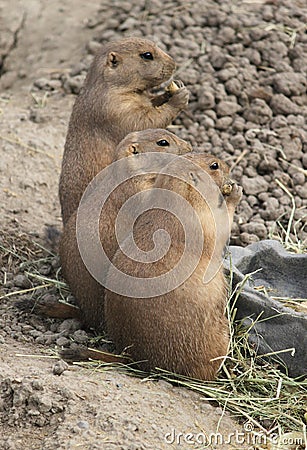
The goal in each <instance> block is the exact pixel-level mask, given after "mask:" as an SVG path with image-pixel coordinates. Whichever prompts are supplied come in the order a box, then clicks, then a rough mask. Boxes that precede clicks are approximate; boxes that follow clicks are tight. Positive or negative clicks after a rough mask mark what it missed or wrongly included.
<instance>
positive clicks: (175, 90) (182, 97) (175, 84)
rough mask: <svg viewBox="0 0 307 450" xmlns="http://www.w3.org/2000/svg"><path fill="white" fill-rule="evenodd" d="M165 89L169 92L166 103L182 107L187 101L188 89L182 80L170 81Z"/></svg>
mask: <svg viewBox="0 0 307 450" xmlns="http://www.w3.org/2000/svg"><path fill="white" fill-rule="evenodd" d="M166 90H167V91H168V92H169V93H170V94H171V98H170V99H169V101H168V103H169V105H171V106H173V107H174V108H178V109H183V108H185V107H186V106H187V104H188V103H189V91H188V89H187V88H186V87H185V86H184V84H183V82H182V81H177V80H176V81H172V82H171V83H170V84H169V86H168V87H167V88H166Z"/></svg>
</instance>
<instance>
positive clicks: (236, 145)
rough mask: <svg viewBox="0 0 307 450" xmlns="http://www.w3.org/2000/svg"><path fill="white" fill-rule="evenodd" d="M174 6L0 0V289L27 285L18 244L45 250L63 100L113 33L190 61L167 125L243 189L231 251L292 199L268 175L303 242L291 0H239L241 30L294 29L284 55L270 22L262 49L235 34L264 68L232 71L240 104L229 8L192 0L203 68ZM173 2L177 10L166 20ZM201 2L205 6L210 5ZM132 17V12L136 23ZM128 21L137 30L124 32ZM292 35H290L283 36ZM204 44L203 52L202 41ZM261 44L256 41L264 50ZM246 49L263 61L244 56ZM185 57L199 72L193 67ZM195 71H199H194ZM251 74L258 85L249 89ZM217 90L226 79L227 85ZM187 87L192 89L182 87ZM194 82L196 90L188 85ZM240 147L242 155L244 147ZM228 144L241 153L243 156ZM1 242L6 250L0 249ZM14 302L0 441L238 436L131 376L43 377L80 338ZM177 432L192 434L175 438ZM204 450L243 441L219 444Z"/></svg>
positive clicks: (52, 221)
mask: <svg viewBox="0 0 307 450" xmlns="http://www.w3.org/2000/svg"><path fill="white" fill-rule="evenodd" d="M184 3H186V2H166V3H165V2H164V3H163V4H162V3H161V2H160V1H155V2H143V1H134V2H131V4H130V2H124V1H122V2H118V1H115V2H106V1H103V2H99V1H94V0H91V1H87V2H81V1H79V0H54V1H52V2H48V1H47V0H27V1H26V2H25V1H22V0H12V1H10V2H9V1H8V0H0V155H1V157H0V229H1V230H2V232H3V233H2V240H1V245H2V247H1V250H2V252H1V253H2V256H1V258H0V265H1V266H2V272H1V279H0V283H1V284H3V286H4V285H5V288H6V289H4V290H2V288H1V291H0V294H2V293H3V292H4V293H7V292H10V289H11V291H12V292H13V291H14V290H16V287H17V288H18V289H19V290H23V289H24V290H27V289H28V288H31V286H32V284H31V283H30V282H29V280H28V279H27V278H26V276H25V275H23V274H21V273H19V269H20V266H21V263H22V261H23V259H22V257H23V254H26V252H28V250H25V248H27V249H28V247H29V248H31V249H32V250H33V251H32V250H31V251H32V253H31V255H32V256H33V258H34V259H36V260H37V261H39V258H40V254H39V251H40V250H39V248H38V247H37V248H35V247H34V249H33V248H32V247H31V246H32V244H29V245H28V241H33V240H34V241H37V242H39V243H40V244H42V245H47V244H46V241H45V233H46V226H48V225H49V226H50V225H51V226H54V227H55V228H57V229H58V230H60V229H61V220H60V210H59V202H58V194H57V191H58V179H59V172H60V165H61V157H62V152H63V145H64V142H65V135H66V130H67V126H68V121H69V116H70V112H71V108H72V104H73V101H74V98H75V94H76V93H77V92H78V90H79V89H80V85H81V84H82V80H83V78H84V73H85V71H86V68H87V67H88V64H89V63H90V61H91V58H92V53H93V52H94V50H95V48H97V46H99V44H100V42H103V41H105V40H108V39H111V38H113V37H116V36H119V35H123V36H125V35H127V34H128V35H129V34H135V35H139V34H143V35H145V36H147V37H148V38H152V36H151V35H155V32H157V36H158V38H157V39H158V42H159V44H161V46H162V47H164V48H166V49H167V50H170V51H169V52H170V54H172V56H174V57H175V59H176V60H177V55H176V54H175V53H176V52H174V51H173V52H172V51H171V50H172V48H173V47H172V46H175V45H176V46H177V47H178V48H181V49H182V48H185V49H186V51H187V53H188V54H189V55H190V56H191V58H192V61H190V60H189V59H188V57H187V54H184V52H183V53H180V52H179V53H178V60H179V61H178V62H179V66H180V65H181V67H183V72H182V73H181V76H182V79H183V80H184V82H185V83H186V84H187V86H188V87H189V88H191V92H192V95H191V108H190V109H189V110H188V111H187V112H186V113H185V114H184V115H183V116H182V118H181V119H178V121H176V123H175V126H176V129H177V130H178V134H179V135H180V136H181V137H183V138H187V139H189V140H191V141H192V143H193V144H194V145H196V146H198V147H199V148H200V150H202V149H203V150H204V151H213V150H214V152H215V153H216V154H219V155H221V156H222V157H226V159H227V158H228V161H229V162H230V164H234V169H235V170H234V172H235V177H236V178H237V179H238V181H240V182H242V184H243V186H244V185H245V186H244V187H245V191H246V193H245V197H244V199H243V202H242V205H241V210H240V211H238V215H237V218H236V224H235V226H234V230H233V236H234V237H233V239H234V242H236V243H239V244H243V245H245V244H247V243H249V242H254V241H257V240H259V239H262V238H265V237H267V236H268V235H269V230H271V227H272V225H273V223H275V221H276V220H277V219H278V218H279V217H282V219H280V220H281V223H283V220H285V221H286V222H285V223H287V221H288V219H289V215H290V212H291V207H292V203H291V202H292V197H291V196H290V197H289V195H288V194H287V193H285V190H283V189H282V188H281V187H280V185H278V186H277V185H276V184H275V185H274V180H275V179H276V178H279V180H280V181H281V183H282V185H283V186H286V188H287V189H288V191H289V192H290V195H292V196H293V198H294V199H295V202H296V208H297V209H296V212H295V221H296V222H295V223H296V227H294V228H293V229H292V234H291V236H292V237H297V235H298V236H299V239H301V240H302V241H303V239H304V238H305V237H306V232H305V231H304V220H305V218H304V214H306V199H307V191H306V189H307V184H306V179H305V175H306V167H307V158H306V147H304V145H305V146H306V128H305V122H304V115H305V114H306V108H307V107H306V80H305V79H304V76H301V75H302V73H306V71H305V69H304V68H306V57H305V59H304V51H305V50H306V38H305V37H304V28H302V27H304V25H303V24H304V19H303V12H302V9H303V6H304V5H303V2H300V1H296V2H292V1H290V0H289V1H288V4H287V2H284V3H282V4H281V5H280V7H279V6H278V5H277V3H278V2H274V1H272V2H267V3H264V2H263V1H259V2H243V3H244V4H245V5H243V7H244V8H245V6H246V8H247V10H248V12H247V13H246V14H247V17H249V18H252V19H251V21H250V23H248V21H246V27H247V28H248V27H254V26H255V24H256V25H257V20H258V19H259V17H260V18H261V20H264V21H267V22H268V23H272V24H273V25H274V24H275V27H276V26H277V25H276V23H277V20H278V14H279V16H280V17H284V22H283V23H284V25H283V26H284V27H286V26H288V27H289V28H290V29H291V30H296V31H295V33H296V34H295V37H296V42H295V43H294V44H293V47H291V49H289V45H290V44H289V42H288V41H289V39H288V38H289V33H290V32H289V33H288V34H287V33H286V34H287V36H286V37H287V39H288V40H286V39H285V38H284V34H285V31H284V30H285V28H284V29H282V30H280V29H278V30H277V32H278V33H280V34H281V35H282V38H280V36H279V35H278V34H276V35H275V37H274V39H271V38H270V37H269V38H270V39H271V40H270V42H271V50H272V53H270V52H269V47H268V46H264V47H263V46H262V47H261V45H259V46H258V48H256V47H255V46H254V47H253V46H252V44H251V45H250V42H251V41H250V42H248V38H247V36H245V37H244V36H243V38H242V39H243V41H244V39H245V40H246V42H244V51H247V50H248V49H249V48H250V51H247V56H246V55H245V59H246V58H247V59H248V61H249V62H248V61H247V62H246V61H245V64H246V66H247V65H248V64H251V65H253V67H254V66H260V65H261V64H263V65H264V66H265V65H267V67H269V68H270V69H272V70H269V69H267V70H263V73H264V75H259V74H256V71H255V73H253V72H250V73H249V74H248V73H247V71H246V72H245V73H244V74H243V75H244V77H245V78H244V77H243V78H240V76H239V78H238V79H239V80H240V81H241V82H242V83H243V85H244V89H245V90H246V91H249V95H250V97H249V98H247V94H246V98H247V100H248V101H249V104H248V106H246V104H244V101H245V100H244V98H245V97H244V96H241V93H239V92H237V91H238V86H237V85H236V83H235V81H234V80H235V79H236V77H237V74H236V73H235V72H234V70H235V69H236V70H237V69H238V67H240V70H241V69H242V70H244V61H243V60H242V61H243V62H242V61H241V62H236V59H235V58H237V56H238V55H240V51H241V50H240V48H241V47H239V44H240V45H242V44H241V42H240V43H238V42H237V41H236V38H235V37H234V36H233V33H232V31H231V27H233V29H236V27H237V22H238V20H239V19H240V14H241V13H242V12H241V7H240V5H239V3H240V2H234V3H235V7H236V8H237V9H236V10H235V11H232V15H230V16H231V17H232V18H233V23H232V25H231V24H230V25H227V24H226V25H225V28H224V29H223V30H222V24H223V21H225V20H226V19H225V17H227V7H225V8H226V9H225V8H224V7H223V5H222V3H223V2H211V1H207V2H202V1H201V0H200V3H201V4H202V5H203V6H204V5H205V7H206V8H207V9H206V11H205V13H206V14H207V16H208V21H207V22H208V23H205V26H206V27H212V30H213V31H212V33H214V30H215V32H216V33H217V36H219V39H216V37H215V36H214V35H213V34H212V35H211V36H209V37H208V36H206V39H207V38H208V52H209V53H208V54H211V59H210V58H209V59H210V63H209V62H208V61H206V58H205V57H204V56H200V57H198V56H197V51H198V50H197V45H198V44H199V47H200V46H201V43H200V42H201V38H200V37H199V35H200V33H201V32H202V28H201V26H200V25H199V26H198V24H197V23H196V22H195V23H194V22H193V21H192V19H191V17H192V16H193V17H194V18H196V17H197V5H194V6H191V8H192V12H191V15H189V14H182V8H183V7H185V6H184ZM195 3H199V2H195ZM174 4H175V6H176V5H177V6H176V8H177V9H176V8H175V10H174V18H171V16H172V14H173V13H172V11H173V9H174ZM192 4H193V2H191V4H189V5H192ZM111 5H112V6H111ZM212 5H213V6H214V8H215V11H216V14H213V13H212ZM172 8H173V9H172ZM193 8H194V9H193ZM244 8H243V9H244ZM163 10H165V11H167V14H169V16H167V17H169V21H168V22H167V21H165V23H163V21H162V24H161V23H160V22H159V20H158V18H159V16H160V14H163V13H162V11H163ZM176 11H177V13H176ZM289 11H290V12H291V14H289ZM141 13H142V18H141V19H138V17H139V14H141ZM292 13H293V14H292ZM242 14H243V13H242ZM200 16H201V14H200ZM207 16H206V17H207ZM244 17H245V16H244ZM255 17H256V18H258V19H257V20H256V19H255ZM156 19H157V21H158V22H159V27H160V28H159V29H158V31H157V30H156V28H155V26H156V25H155V20H156ZM181 19H182V21H183V22H181V21H180V20H181ZM235 19H236V20H235ZM138 20H141V24H142V27H139V26H137V25H138V22H137V21H138ZM195 20H196V19H195ZM259 20H260V19H259ZM287 20H288V21H291V20H293V24H289V25H287ZM171 21H172V22H171ZM236 21H237V22H236ZM158 22H157V23H158ZM280 23H282V20H281V19H280ZM157 26H158V25H157ZM291 26H292V28H291ZM185 27H186V28H187V29H188V28H189V27H190V28H191V27H192V32H193V33H194V32H195V34H193V33H192V37H193V38H191V36H190V35H189V33H191V30H190V31H189V30H188V31H187V32H184V33H185V34H186V39H187V41H185V42H182V37H181V34H180V33H182V32H183V31H182V30H185V29H186V28H185ZM193 27H194V28H195V29H194V31H193ZM300 27H301V28H300ZM170 29H172V30H173V35H172V38H171V42H170V40H168V39H166V38H165V39H163V37H162V36H164V37H165V34H167V33H168V30H170ZM206 29H207V28H206ZM248 29H250V28H248ZM114 30H115V31H114ZM174 30H175V31H174ZM176 30H179V31H178V32H177V31H176ZM221 30H222V31H223V33H222V37H221ZM277 32H276V33H277ZM219 33H220V34H219ZM257 33H258V34H259V35H260V34H261V33H262V35H261V36H258V35H257ZM267 33H270V30H269V31H267V30H266V31H265V30H263V29H257V30H256V31H255V30H254V41H255V42H258V43H259V42H261V40H262V43H263V42H264V41H265V39H266V38H267V36H268V34H267ZM293 33H294V31H293ZM293 33H292V34H291V33H290V37H291V36H292V38H293V36H294V34H293ZM169 34H170V32H169ZM243 34H244V33H243ZM195 36H196V37H195ZM194 37H195V42H194ZM157 39H156V40H157ZM180 39H181V41H180ZM215 39H216V42H215V44H216V45H215V47H216V48H213V47H214V44H213V41H215ZM238 39H239V40H240V39H241V37H239V38H238ZM242 39H241V41H242ZM279 40H280V42H281V44H283V45H282V46H280V47H279V48H278V46H275V43H276V41H279ZM187 42H188V43H189V45H188V46H187V45H186V44H187ZM285 42H286V43H285ZM236 45H237V47H236ZM210 46H211V47H210ZM223 46H230V47H231V46H232V47H231V48H230V47H229V49H228V50H229V54H230V55H232V56H231V58H233V60H231V61H230V60H229V61H228V60H227V58H226V60H225V55H224V54H223V51H222V50H221V51H220V52H219V50H218V47H220V49H223ZM287 46H288V47H287ZM284 47H286V50H287V48H288V49H289V51H288V50H287V51H288V53H287V51H286V53H283V52H285V49H284ZM242 48H243V47H242ZM264 48H268V50H267V54H266V56H265V49H264ZM201 50H202V51H204V49H203V48H202V49H201ZM290 50H291V51H290ZM242 51H243V50H242ZM210 52H211V53H210ZM295 52H296V53H295ZM272 54H273V55H274V54H275V55H279V56H278V57H279V58H280V59H281V60H282V63H283V64H284V65H283V66H282V70H283V72H284V73H287V74H288V75H287V77H288V78H287V77H284V78H283V80H284V79H286V80H288V79H289V77H290V82H288V81H287V82H284V83H283V82H282V80H281V79H280V77H279V78H278V76H277V75H278V74H279V69H276V67H277V66H278V65H279V67H281V66H280V64H281V63H280V60H279V59H278V58H277V56H276V58H275V59H274V57H272ZM212 55H213V56H212ZM259 55H261V56H262V59H263V61H264V62H263V61H262V62H261V60H259V61H258V59H259V58H260V56H259ZM243 59H244V58H243ZM189 61H190V62H189ZM227 61H228V63H229V64H228V65H227ZM196 63H197V64H198V63H199V66H197V67H195V64H196ZM225 64H226V65H225ZM238 64H239V66H238ZM240 64H241V65H240ZM242 64H243V66H242ZM304 64H305V66H304ZM209 66H210V67H209ZM72 68H73V69H72ZM212 70H213V71H215V73H218V76H217V80H218V82H216V81H214V82H213V81H212V83H213V84H212V83H211V78H210V77H211V76H213V75H212V74H213V72H212ZM231 70H232V71H233V74H232V75H231V73H229V71H230V72H231ZM282 70H281V69H280V71H282ZM227 71H228V72H227ZM239 72H240V71H239ZM196 73H197V74H202V79H199V78H197V76H198V75H197V76H196V75H195V74H196ZM240 73H241V72H240ZM204 74H205V75H204ZM261 74H262V72H261ZM293 74H294V75H293ZM292 75H293V79H292V81H293V83H292V84H291V76H292ZM214 76H215V75H214ZM253 76H255V78H254V79H253ZM269 76H271V78H272V77H273V78H272V79H271V78H269ZM274 76H275V78H274ZM261 77H262V78H261ZM263 77H264V78H263ZM264 79H265V82H264ZM230 80H232V82H231V81H230ZM255 80H256V82H255V83H256V88H257V89H258V91H257V92H258V93H255V92H254V93H251V90H250V89H251V86H252V85H253V83H254V81H255ZM221 84H223V85H227V92H226V91H225V89H224V90H223V89H222V88H221ZM193 85H195V86H196V85H197V86H198V87H197V89H196V87H195V89H194V90H193ZM200 86H203V90H201V91H200ZM208 86H209V87H208ZM210 86H211V87H210ZM259 86H260V87H261V89H260V87H259ZM206 87H208V90H207V91H206ZM257 89H256V90H257ZM259 89H260V91H259ZM239 90H240V87H239ZM244 92H245V91H244ZM240 96H241V97H242V98H241V97H240ZM243 97H244V98H243ZM247 100H246V101H247ZM215 101H216V102H218V103H217V104H215ZM199 105H200V106H199ZM268 105H269V106H268ZM199 108H203V110H200V109H199ZM243 109H244V112H242V111H243ZM210 111H211V112H210ZM230 125H231V126H232V127H233V130H235V131H234V132H233V134H232V136H230V135H228V134H227V129H228V128H229V127H230ZM262 129H263V130H262ZM214 130H215V131H214ZM240 136H241V137H242V138H240ZM202 143H203V145H202ZM251 148H252V149H253V152H252V153H249V151H250V150H251ZM242 152H245V153H244V155H245V156H244V155H243V156H244V157H243V158H242V157H241V156H240V155H242ZM282 153H286V157H285V158H284V161H283V162H282V163H281V166H278V165H277V166H276V164H275V163H276V161H277V160H278V158H279V156H280V154H282ZM246 155H247V156H246ZM264 155H266V157H264ZM240 163H241V164H240ZM288 169H289V170H288ZM291 169H292V171H291ZM261 176H263V181H261V179H260V178H261ZM251 180H252V181H251ZM272 183H273V184H272ZM8 243H9V244H10V245H11V247H10V248H11V249H12V248H13V249H15V254H13V253H10V252H7V251H6V245H7V244H8ZM16 255H17V256H16ZM38 266H39V271H40V272H39V273H40V274H42V275H44V274H45V275H47V274H49V273H50V271H52V270H55V269H57V268H58V261H57V258H56V256H51V259H50V260H49V262H48V264H46V262H43V263H41V264H40V263H38ZM49 269H50V270H49ZM48 270H49V272H48ZM22 273H23V272H22ZM50 295H53V293H52V292H51V294H50ZM0 297H1V295H0ZM15 297H16V296H15ZM15 297H14V296H11V297H7V298H4V299H1V303H0V314H1V315H0V349H1V353H0V359H1V371H0V384H1V398H0V449H3V450H14V449H16V450H18V449H44V450H56V449H106V450H108V449H110V450H111V449H123V450H128V449H129V450H137V449H155V450H160V449H168V448H178V449H186V448H204V446H203V445H201V443H198V442H197V440H196V436H197V434H198V433H206V434H207V435H208V434H210V433H214V432H216V431H218V432H219V433H221V434H222V435H223V436H224V437H225V439H227V436H228V435H229V433H233V432H235V430H239V431H242V430H244V428H243V426H241V425H239V424H237V423H236V422H235V421H234V420H233V419H232V418H230V416H229V415H228V414H227V413H223V411H222V410H221V408H219V407H216V406H212V405H211V404H209V403H208V402H206V401H204V400H203V399H202V397H201V395H198V394H196V393H193V392H190V391H188V390H185V389H183V388H178V387H174V386H172V385H171V384H169V383H166V382H164V381H159V382H156V381H155V382H153V381H146V380H145V381H144V380H140V379H138V378H134V377H130V376H127V375H124V374H121V373H119V372H117V371H115V370H112V371H106V372H104V373H101V372H95V371H91V370H89V369H82V368H80V367H77V366H70V367H69V368H68V369H67V370H65V371H64V372H63V373H62V374H61V376H58V375H56V374H54V371H55V369H54V364H55V362H56V361H57V358H56V356H55V353H56V352H55V350H56V349H57V348H59V347H61V345H63V346H64V347H65V346H68V345H69V342H71V340H74V341H75V342H77V343H84V342H85V341H86V339H88V337H87V335H86V334H85V332H84V333H83V330H80V327H78V324H75V323H73V322H70V321H64V322H61V321H59V320H51V319H42V318H40V317H38V316H36V315H34V314H31V313H23V312H22V311H20V310H19V309H17V308H16V307H15V306H14V304H13V301H14V300H16V298H15ZM19 297H20V296H19ZM21 298H22V297H21ZM59 339H60V340H59ZM65 339H66V341H65ZM85 343H87V341H86V342H85ZM27 355H28V356H27ZM173 430H175V434H176V438H173ZM168 433H171V434H168ZM180 433H183V435H185V434H186V433H192V435H193V436H192V438H190V441H189V442H188V441H185V440H184V436H182V435H180ZM191 439H192V440H191ZM210 448H223V449H228V448H233V449H240V448H245V447H244V445H238V444H236V443H231V444H226V443H224V444H220V445H216V446H215V445H212V446H211V447H210ZM250 448H253V447H250Z"/></svg>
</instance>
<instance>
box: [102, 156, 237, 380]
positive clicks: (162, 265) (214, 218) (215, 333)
mask: <svg viewBox="0 0 307 450" xmlns="http://www.w3.org/2000/svg"><path fill="white" fill-rule="evenodd" d="M180 159H182V160H186V161H189V162H193V163H195V167H194V168H192V169H191V168H190V166H187V169H185V164H181V165H178V168H177V170H176V175H178V176H181V177H182V178H184V180H185V182H184V181H182V180H179V179H178V178H177V177H175V176H174V177H170V176H167V175H161V176H158V178H157V179H156V182H155V187H157V188H162V189H164V190H165V189H168V190H169V191H171V192H176V193H177V194H179V195H180V196H181V197H183V198H184V200H185V201H187V202H188V203H189V204H190V205H191V207H192V208H193V210H194V211H195V212H196V213H197V215H198V219H197V220H199V223H200V226H201V230H202V232H203V248H202V250H201V252H200V257H199V260H198V263H197V264H196V268H195V269H194V270H191V275H190V276H189V277H187V278H186V279H184V278H183V279H182V280H183V282H182V283H181V282H180V280H179V282H178V283H179V284H178V286H177V287H175V288H174V289H172V290H169V291H167V290H166V292H165V293H164V294H162V295H158V296H152V297H150V296H149V295H148V293H150V292H151V291H150V289H151V288H150V287H148V286H149V284H148V283H147V280H145V279H146V278H148V279H150V281H153V282H155V281H156V280H155V279H156V277H161V276H163V275H165V274H166V275H167V274H168V273H169V272H170V271H171V269H172V268H173V267H174V265H175V264H177V263H179V262H180V261H181V256H182V254H183V252H184V250H185V241H186V238H187V236H190V237H191V236H192V237H193V235H194V234H195V233H196V231H197V230H196V226H197V220H195V217H193V216H192V215H191V214H190V212H189V210H188V208H187V207H184V206H183V207H182V208H181V210H182V213H183V214H184V215H185V221H186V226H187V230H186V229H184V227H183V226H182V224H181V223H180V222H179V221H178V219H177V218H176V217H175V215H174V214H173V213H170V212H169V211H166V210H163V209H161V208H160V209H152V210H151V211H147V212H146V213H144V214H143V215H142V216H140V217H139V220H138V221H137V223H136V224H135V228H134V235H133V237H134V241H135V243H136V244H137V246H138V248H139V249H141V250H142V251H143V252H145V253H146V252H148V254H150V252H152V251H153V249H154V248H155V245H156V242H154V236H155V233H156V232H159V231H160V230H161V229H163V230H165V231H166V232H167V233H169V235H170V240H171V244H170V246H169V249H168V251H167V252H166V254H165V255H164V256H163V257H162V258H160V259H159V260H158V259H157V260H156V261H154V262H150V263H149V262H145V263H144V262H140V261H136V259H135V258H134V257H132V256H131V255H130V257H129V256H127V255H126V254H125V253H123V251H121V250H118V251H117V252H116V254H115V256H114V258H113V260H112V262H113V264H114V265H115V266H116V267H117V268H118V269H119V270H120V271H122V272H124V273H125V274H127V275H128V276H131V277H134V278H139V279H140V281H141V284H140V286H141V287H142V286H143V294H144V295H142V296H140V297H139V298H137V297H133V296H132V295H130V296H129V288H130V284H129V283H130V281H129V280H128V279H127V281H125V283H124V285H123V286H124V288H125V289H126V292H127V294H126V295H122V294H118V293H115V292H114V291H110V290H106V295H105V321H106V327H107V333H108V335H109V337H110V338H111V339H112V340H113V342H114V344H115V346H116V350H117V351H118V352H122V351H123V350H124V349H127V353H128V354H129V356H131V357H132V358H133V360H134V361H136V362H140V363H139V366H140V367H141V368H142V369H144V370H151V369H154V368H155V367H159V368H161V369H164V370H168V371H171V372H175V373H178V374H181V375H185V376H189V377H193V378H197V379H201V380H211V379H213V378H214V377H215V376H216V373H217V371H218V368H219V367H220V365H221V362H222V360H223V357H224V356H225V355H226V354H227V348H228V344H229V334H228V322H227V319H226V317H225V306H226V299H227V286H226V281H225V277H224V274H223V268H222V265H221V262H222V253H223V249H224V246H225V244H226V242H227V240H228V237H229V230H230V226H231V223H232V220H233V214H234V209H235V206H236V205H237V203H238V202H239V200H240V197H241V194H242V189H241V188H240V187H238V186H237V185H235V184H233V183H231V182H230V181H229V175H228V172H229V169H228V167H227V166H226V164H224V163H223V162H221V161H219V160H218V159H217V158H215V157H214V156H210V155H209V156H208V155H203V154H193V153H192V154H188V155H185V156H184V157H181V158H180ZM208 175H209V176H210V178H211V180H212V181H211V184H210V183H208ZM203 183H205V187H206V192H207V198H208V202H206V201H204V199H203V198H202V197H201V195H200V194H199V192H198V191H197V188H200V187H201V186H202V184H203ZM225 184H226V185H230V184H231V185H232V189H231V192H229V191H230V190H227V194H226V195H225V196H223V194H222V191H223V187H224V186H225ZM159 195H160V194H159ZM224 200H225V203H226V205H225V203H223V201H224ZM172 204H173V198H171V199H170V203H169V206H170V210H172ZM223 206H224V210H223V208H222V207H223ZM210 208H211V210H210ZM185 209H186V212H185ZM186 232H187V233H188V235H187V234H185V233H186ZM128 247H129V246H128V245H126V246H125V242H124V243H123V247H122V248H123V250H124V251H125V252H126V251H127V250H129V248H128ZM194 250H195V251H196V250H197V248H194V249H192V251H191V253H190V254H189V253H188V257H187V259H186V264H187V266H188V265H189V263H190V260H192V259H193V256H194ZM126 253H127V252H126ZM212 264H213V266H212ZM211 267H213V269H214V270H213V272H212V273H211V275H212V276H211V278H209V280H207V282H206V283H205V282H204V277H205V274H206V271H208V270H210V268H211ZM192 269H193V268H192ZM183 271H184V268H183ZM114 273H115V272H113V271H112V270H110V272H109V277H108V281H111V282H114V280H113V279H112V277H113V276H116V277H118V275H117V274H115V275H114ZM179 275H180V273H179ZM143 279H144V281H142V280H143ZM174 281H176V279H175V278H174V276H171V278H169V279H168V281H167V282H169V283H170V285H171V284H172V283H173V282H174ZM142 282H143V285H142ZM117 283H119V278H117ZM158 283H159V281H158ZM113 285H114V283H113ZM166 286H167V284H166ZM160 287H161V286H160V285H159V288H160ZM116 289H117V288H116ZM117 292H119V291H117ZM142 297H146V298H142Z"/></svg>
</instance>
